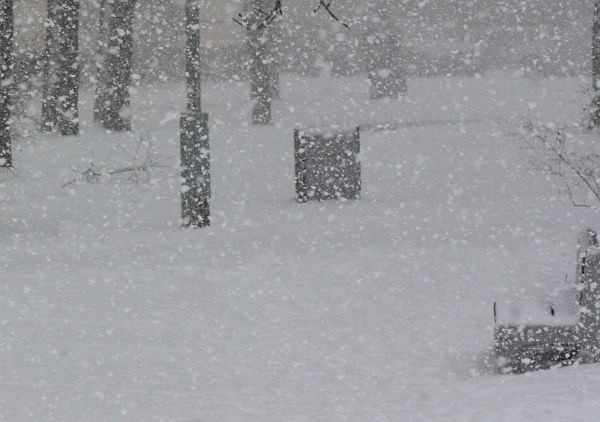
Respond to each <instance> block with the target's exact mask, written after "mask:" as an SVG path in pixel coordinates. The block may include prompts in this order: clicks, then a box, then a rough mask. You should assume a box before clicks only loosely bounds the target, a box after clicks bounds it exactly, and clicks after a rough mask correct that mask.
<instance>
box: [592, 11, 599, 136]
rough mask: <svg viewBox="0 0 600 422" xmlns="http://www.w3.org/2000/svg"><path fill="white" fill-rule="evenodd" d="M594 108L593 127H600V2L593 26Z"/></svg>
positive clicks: (595, 12)
mask: <svg viewBox="0 0 600 422" xmlns="http://www.w3.org/2000/svg"><path fill="white" fill-rule="evenodd" d="M592 83H593V86H592V107H591V119H592V124H593V126H596V127H598V126H600V0H595V3H594V23H593V25H592Z"/></svg>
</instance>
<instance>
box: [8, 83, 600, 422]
mask: <svg viewBox="0 0 600 422" xmlns="http://www.w3.org/2000/svg"><path fill="white" fill-rule="evenodd" d="M207 85H208V86H207V87H206V90H205V92H204V99H205V102H204V105H205V111H208V112H209V113H210V123H211V126H210V128H211V136H210V139H211V147H212V150H211V153H212V165H213V173H212V177H213V185H212V189H213V196H214V197H213V201H212V209H211V210H212V215H213V224H212V226H211V227H210V228H208V229H202V230H183V229H181V228H180V227H179V213H180V205H179V179H178V176H177V170H176V167H177V165H178V123H179V122H178V116H179V113H180V112H181V111H183V109H184V92H183V86H182V85H161V86H155V87H152V88H146V89H142V90H140V91H139V92H138V93H136V94H135V96H134V98H133V101H132V104H133V114H134V124H135V127H136V130H135V132H134V133H132V134H124V135H121V134H106V133H104V132H101V131H99V130H97V129H94V128H93V125H92V124H91V122H90V114H91V113H90V106H91V100H90V97H89V95H88V96H86V97H85V98H84V101H83V107H84V113H83V126H82V135H81V136H80V137H78V138H59V137H55V136H37V137H34V138H30V139H26V140H20V141H18V143H17V145H16V151H15V165H16V169H15V172H14V174H13V173H6V172H5V173H0V420H3V421H21V420H32V421H42V420H44V421H45V420H57V421H104V420H106V421H114V420H132V421H154V420H165V421H171V420H173V421H224V422H228V421H233V422H238V421H310V422H313V421H315V422H316V421H338V420H339V421H597V420H598V418H599V416H598V413H599V412H600V397H599V396H598V394H597V392H598V391H600V367H595V366H579V367H572V368H565V369H557V370H551V371H543V372H537V373H532V374H527V375H522V376H499V375H495V374H492V373H491V370H490V368H489V365H487V364H486V363H485V360H486V359H485V357H486V356H487V355H489V349H490V346H491V345H492V341H493V338H492V337H493V316H492V303H493V301H494V300H495V299H496V298H498V299H500V300H501V301H502V303H503V304H507V303H510V302H511V301H513V300H514V301H517V300H518V301H522V300H531V301H534V302H535V301H543V300H544V297H548V296H550V295H552V294H553V293H556V292H558V291H559V290H561V289H568V287H569V286H568V285H566V284H565V283H564V277H565V274H566V273H568V274H569V276H570V278H571V274H572V273H573V270H574V267H575V237H576V234H577V231H578V230H579V229H581V228H583V227H585V226H588V225H591V226H596V227H600V224H598V223H600V219H599V218H598V217H599V215H598V212H597V211H596V210H594V209H587V208H575V207H573V206H572V205H571V203H570V202H569V201H568V200H567V198H565V197H563V196H562V195H561V194H560V193H558V191H557V187H558V186H559V185H558V184H557V183H556V182H555V181H553V180H551V179H547V178H545V177H544V176H543V175H541V174H539V173H536V172H534V171H531V169H530V166H529V164H528V155H529V153H530V152H529V151H528V150H526V149H524V148H523V145H522V143H521V142H520V141H519V139H518V138H517V137H516V136H515V135H514V133H515V132H516V128H517V127H518V125H519V123H520V122H521V120H522V119H523V118H524V116H533V117H535V118H540V119H542V120H544V121H555V122H567V123H568V122H573V121H576V120H577V119H579V117H580V114H581V107H582V105H583V103H584V100H585V99H584V98H583V94H582V86H583V82H581V81H580V80H577V79H555V80H528V79H524V78H522V77H520V76H518V75H511V74H508V73H495V74H489V75H486V76H484V77H483V78H479V79H475V78H472V79H461V78H448V79H446V78H439V79H433V78H432V79H413V80H410V81H409V95H408V97H407V98H405V99H404V100H401V101H383V102H381V101H380V102H377V103H376V102H370V101H369V100H368V99H367V85H366V82H365V81H363V80H361V79H360V78H350V79H329V78H321V79H293V78H290V77H288V78H284V79H283V99H282V100H279V101H277V102H276V103H275V106H274V110H275V113H274V125H273V126H272V127H268V128H260V127H259V128H257V127H252V126H251V125H249V124H248V122H249V121H250V118H249V111H250V103H249V101H248V99H247V98H248V97H247V91H248V87H247V86H246V85H245V84H241V83H224V84H207ZM331 124H339V125H340V126H342V127H351V126H353V125H356V124H360V125H361V126H363V127H364V128H365V129H369V130H363V132H362V134H361V141H362V145H361V146H362V153H361V160H362V170H363V196H362V199H361V200H360V201H347V202H323V203H308V204H298V203H296V202H295V201H294V179H293V177H294V175H293V171H294V163H293V149H292V147H293V139H292V129H293V127H294V126H296V125H304V126H311V127H312V126H322V125H331ZM381 125H383V126H386V127H388V128H392V129H394V130H385V131H382V130H374V129H375V128H376V127H378V126H381ZM140 139H141V140H142V141H143V145H142V148H141V151H138V156H143V155H144V153H145V151H146V149H150V150H152V151H153V152H154V153H155V154H156V155H155V156H156V157H162V158H164V162H163V164H164V165H165V167H161V168H157V169H154V170H153V171H151V172H150V174H149V176H148V177H141V178H140V180H139V181H138V183H133V182H131V181H130V180H127V176H124V177H113V178H111V179H108V178H107V179H104V180H102V181H101V182H100V183H97V184H72V185H70V186H68V187H66V188H63V187H62V185H63V184H65V183H66V182H68V181H69V180H70V179H72V178H73V177H74V176H75V173H74V171H73V170H72V169H73V168H75V169H79V170H80V171H82V170H85V169H86V168H87V167H88V166H89V163H90V161H93V162H94V163H95V164H96V165H97V166H104V167H106V168H107V169H108V170H111V169H116V168H119V167H121V166H123V165H127V164H130V163H131V161H132V157H134V155H135V151H136V149H137V148H138V146H139V144H140Z"/></svg>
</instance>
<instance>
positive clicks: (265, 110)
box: [244, 0, 280, 125]
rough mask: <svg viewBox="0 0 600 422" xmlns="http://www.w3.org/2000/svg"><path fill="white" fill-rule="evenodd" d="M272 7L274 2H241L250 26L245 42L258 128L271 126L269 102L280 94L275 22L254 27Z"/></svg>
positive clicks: (277, 32) (254, 118)
mask: <svg viewBox="0 0 600 422" xmlns="http://www.w3.org/2000/svg"><path fill="white" fill-rule="evenodd" d="M274 6H275V0H245V3H244V8H245V14H246V16H247V17H248V23H249V26H248V34H247V39H246V43H247V46H248V53H249V56H250V65H249V69H248V74H249V77H250V97H251V98H253V99H256V103H255V106H254V108H253V110H252V122H253V123H254V124H257V125H268V124H271V105H272V101H273V98H279V95H280V88H279V61H280V60H278V58H279V56H278V54H277V53H278V48H279V43H278V41H279V38H280V37H279V34H280V30H279V28H278V22H277V19H275V20H274V21H273V22H271V23H270V24H269V25H268V26H267V27H263V28H257V26H260V24H261V22H263V21H264V18H265V13H264V12H266V13H268V12H270V11H271V10H272V9H273V7H274Z"/></svg>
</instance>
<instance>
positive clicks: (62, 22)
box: [42, 0, 79, 136]
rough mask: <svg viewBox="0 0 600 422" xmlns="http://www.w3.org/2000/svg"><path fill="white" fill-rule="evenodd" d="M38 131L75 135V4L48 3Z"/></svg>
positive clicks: (63, 1)
mask: <svg viewBox="0 0 600 422" xmlns="http://www.w3.org/2000/svg"><path fill="white" fill-rule="evenodd" d="M45 55H46V57H45V64H44V79H45V84H44V93H43V98H42V130H43V131H54V130H58V131H59V132H60V134H61V135H65V136H68V135H77V134H78V133H79V110H78V100H79V1H77V0H48V19H47V28H46V53H45Z"/></svg>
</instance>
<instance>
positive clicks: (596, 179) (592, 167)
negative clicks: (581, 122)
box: [521, 120, 600, 207]
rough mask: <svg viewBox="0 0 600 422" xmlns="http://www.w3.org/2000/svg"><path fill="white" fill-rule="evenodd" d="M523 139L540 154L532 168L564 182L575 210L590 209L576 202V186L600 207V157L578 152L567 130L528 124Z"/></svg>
mask: <svg viewBox="0 0 600 422" xmlns="http://www.w3.org/2000/svg"><path fill="white" fill-rule="evenodd" d="M521 135H522V137H523V138H524V140H525V141H526V142H527V143H528V144H530V145H531V147H532V149H533V150H534V151H536V152H537V153H538V154H537V155H538V156H537V157H536V158H535V160H533V161H532V164H534V166H535V167H537V168H538V169H539V170H541V171H543V172H544V173H546V174H548V175H551V176H554V177H558V178H559V179H561V181H562V183H563V184H564V186H565V188H566V192H567V195H568V196H569V199H570V200H571V203H572V204H573V205H574V206H577V207H589V205H586V204H580V203H578V202H577V201H576V200H575V196H574V194H573V189H572V188H573V186H578V187H581V188H583V189H584V190H585V191H586V192H588V193H589V194H591V195H592V196H593V197H594V198H595V199H596V201H597V202H598V203H600V155H598V154H597V153H593V152H589V153H586V152H580V151H577V150H576V149H575V148H574V147H573V145H572V143H570V142H569V141H570V140H571V139H572V136H571V135H570V134H569V133H568V131H567V128H566V127H564V126H554V125H543V124H541V123H539V122H533V121H532V120H528V121H526V122H525V123H524V124H523V127H522V131H521Z"/></svg>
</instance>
